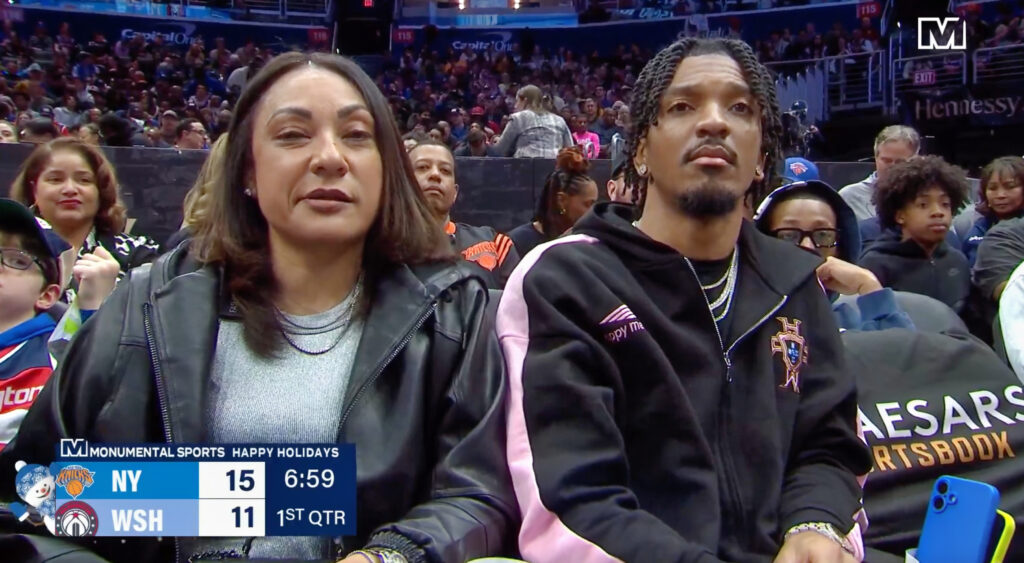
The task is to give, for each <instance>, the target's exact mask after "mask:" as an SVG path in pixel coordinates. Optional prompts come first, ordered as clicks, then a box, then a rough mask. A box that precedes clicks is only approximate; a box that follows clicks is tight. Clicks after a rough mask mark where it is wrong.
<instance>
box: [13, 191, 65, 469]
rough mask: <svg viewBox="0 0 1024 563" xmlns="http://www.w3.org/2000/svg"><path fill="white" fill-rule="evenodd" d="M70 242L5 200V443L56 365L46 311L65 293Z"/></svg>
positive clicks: (19, 206) (51, 327)
mask: <svg viewBox="0 0 1024 563" xmlns="http://www.w3.org/2000/svg"><path fill="white" fill-rule="evenodd" d="M68 248H70V246H69V245H68V244H67V243H66V242H64V241H63V240H61V238H60V237H59V236H57V234H56V233H54V232H53V231H52V230H50V229H44V228H43V227H42V226H41V225H40V224H39V223H37V222H36V219H35V217H34V216H33V215H32V212H31V211H29V209H28V208H27V207H25V206H23V205H21V204H20V203H17V202H14V201H12V200H9V199H3V200H0V449H3V447H4V446H5V445H6V444H7V442H9V441H10V439H11V438H12V437H13V436H14V434H15V433H16V432H17V430H18V426H19V424H20V423H21V419H22V418H24V417H25V413H26V412H28V408H29V406H31V404H32V402H33V401H34V399H35V397H36V395H38V394H39V391H40V390H41V389H42V388H43V384H44V383H46V380H47V379H49V377H50V373H51V372H52V371H53V366H54V363H55V362H54V361H53V358H52V357H51V356H50V352H49V348H48V346H47V341H48V340H49V338H50V333H52V332H53V329H54V327H55V326H56V322H55V319H54V318H53V317H52V316H50V315H48V314H46V312H47V311H48V310H49V309H50V308H51V307H53V305H54V304H55V303H56V302H57V300H58V299H59V298H60V296H61V283H60V279H61V278H60V267H59V256H60V254H61V253H62V252H64V251H65V250H66V249H68Z"/></svg>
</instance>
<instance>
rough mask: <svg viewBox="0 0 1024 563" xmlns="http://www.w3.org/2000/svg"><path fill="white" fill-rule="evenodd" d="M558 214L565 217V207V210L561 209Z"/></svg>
mask: <svg viewBox="0 0 1024 563" xmlns="http://www.w3.org/2000/svg"><path fill="white" fill-rule="evenodd" d="M558 214H559V215H565V208H564V207H563V208H561V209H559V210H558Z"/></svg>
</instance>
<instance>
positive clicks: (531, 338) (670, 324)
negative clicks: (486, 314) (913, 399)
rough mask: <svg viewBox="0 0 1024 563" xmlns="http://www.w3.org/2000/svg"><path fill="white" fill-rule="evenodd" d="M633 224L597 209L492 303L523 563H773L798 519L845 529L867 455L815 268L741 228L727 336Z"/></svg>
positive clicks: (688, 277)
mask: <svg viewBox="0 0 1024 563" xmlns="http://www.w3.org/2000/svg"><path fill="white" fill-rule="evenodd" d="M633 213H634V210H633V208H632V207H630V206H625V205H619V204H598V205H596V206H594V208H593V210H592V211H591V212H589V213H588V214H587V215H586V216H584V218H583V219H581V221H580V222H579V223H577V225H576V227H575V228H574V233H575V234H573V235H570V236H567V237H563V238H561V239H558V240H556V241H553V242H551V243H549V244H548V245H547V246H546V247H538V249H537V250H536V251H535V252H533V253H531V254H529V255H527V256H526V257H525V258H524V259H523V261H522V262H521V263H520V266H519V268H517V269H516V271H515V272H514V273H513V275H512V277H511V279H509V282H508V284H507V285H506V287H505V292H504V294H503V296H502V300H501V304H500V305H499V308H498V320H497V329H498V336H499V339H500V340H501V343H502V349H503V350H504V352H505V360H506V363H507V365H508V374H509V382H510V384H509V389H510V393H509V397H510V400H509V412H508V414H509V432H508V440H509V442H508V452H509V460H508V461H509V466H510V469H511V472H512V480H513V484H514V486H515V488H516V494H517V497H518V499H519V503H520V507H521V510H522V512H523V524H522V528H521V532H520V534H519V547H520V550H521V552H522V555H523V558H524V559H526V560H528V561H542V560H544V561H584V560H588V561H589V560H594V561H596V560H602V557H603V558H608V556H609V555H610V556H611V557H614V558H617V559H619V560H622V561H658V562H683V561H685V562H689V563H693V562H698V561H700V562H711V561H719V560H727V561H765V562H767V561H771V560H772V559H773V558H774V557H775V555H776V554H777V553H778V550H779V548H780V546H781V542H782V536H783V534H784V533H785V532H786V531H787V530H788V529H789V528H790V527H792V526H794V525H796V524H800V523H806V522H826V523H829V524H832V525H834V526H835V527H836V529H837V530H839V531H840V532H841V533H847V532H851V531H854V526H855V516H856V515H857V514H858V513H859V512H860V510H861V503H860V498H861V488H860V486H859V484H858V481H857V478H856V476H857V475H862V474H865V473H867V472H868V470H869V469H870V468H871V463H870V458H869V456H868V453H867V450H866V448H865V446H864V443H863V442H862V441H861V440H860V439H859V438H858V436H857V426H856V416H857V396H856V391H855V388H854V377H853V375H852V374H851V373H849V372H848V371H847V370H846V369H845V362H844V361H843V349H842V342H841V341H840V339H839V330H838V329H837V328H836V324H835V320H833V316H832V311H831V307H830V305H829V302H828V299H827V298H826V296H825V292H824V290H823V289H822V288H821V286H820V285H819V283H818V280H817V278H816V276H815V268H816V267H817V266H818V265H819V264H820V263H821V259H820V258H819V257H817V256H815V255H813V254H811V253H809V252H807V251H805V250H801V249H800V248H798V247H797V246H795V245H793V244H791V243H784V242H782V241H779V240H776V239H773V238H770V237H768V236H766V235H763V234H761V233H759V232H758V231H757V230H756V228H755V227H754V226H753V225H752V224H750V223H747V222H744V225H743V227H742V230H741V233H740V239H739V249H740V257H741V259H740V271H739V277H738V281H737V287H736V295H735V301H734V303H733V305H732V311H731V313H730V315H731V316H732V319H731V321H730V322H729V326H730V330H729V332H728V333H727V334H724V335H722V337H721V339H720V338H719V336H718V331H717V330H716V324H715V322H714V320H713V319H712V316H711V313H710V312H709V310H708V304H707V302H706V300H705V297H704V294H703V291H702V290H701V287H700V283H699V281H698V278H697V275H696V273H695V272H694V270H693V269H692V268H691V267H690V266H689V265H688V264H687V262H686V261H685V260H684V259H683V257H682V256H680V255H679V253H677V252H676V251H675V250H673V249H671V248H669V247H668V246H665V245H663V244H661V243H658V242H656V241H654V240H652V239H650V238H649V237H647V236H646V235H644V234H643V233H642V232H640V231H639V230H637V229H636V228H634V227H633V226H632V225H631V221H632V217H633ZM787 366H790V367H789V368H787Z"/></svg>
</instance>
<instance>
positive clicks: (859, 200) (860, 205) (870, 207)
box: [839, 172, 878, 221]
mask: <svg viewBox="0 0 1024 563" xmlns="http://www.w3.org/2000/svg"><path fill="white" fill-rule="evenodd" d="M877 180H878V173H877V172H872V173H871V175H870V176H868V177H867V178H864V179H863V180H861V181H860V182H857V183H856V184H850V185H848V186H844V187H843V189H841V190H839V195H840V196H841V197H842V198H843V201H845V202H846V203H847V205H849V206H850V208H851V209H853V214H854V215H856V216H857V221H863V220H865V219H870V218H872V217H874V216H875V215H876V212H875V204H874V203H872V202H871V198H872V197H873V196H874V195H875V182H876V181H877Z"/></svg>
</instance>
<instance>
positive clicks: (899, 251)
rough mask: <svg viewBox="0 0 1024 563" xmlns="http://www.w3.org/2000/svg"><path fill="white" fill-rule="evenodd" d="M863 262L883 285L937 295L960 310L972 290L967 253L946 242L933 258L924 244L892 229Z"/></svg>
mask: <svg viewBox="0 0 1024 563" xmlns="http://www.w3.org/2000/svg"><path fill="white" fill-rule="evenodd" d="M860 266H861V267H862V268H866V269H868V270H871V272H872V273H873V274H875V276H876V277H877V278H878V281H879V283H881V284H882V287H889V288H892V289H893V290H895V291H909V292H911V293H920V294H921V295H927V296H929V297H934V298H935V299H938V300H939V301H942V302H943V303H945V304H946V305H948V306H949V307H950V308H951V309H953V310H954V311H956V312H958V313H959V312H960V311H962V310H963V308H964V304H965V303H966V301H967V296H968V294H970V292H971V266H970V265H969V264H968V263H967V257H965V256H964V254H963V253H962V252H960V251H959V250H957V249H955V248H952V247H951V246H950V245H949V244H948V243H946V242H943V243H942V244H940V245H939V246H938V248H936V249H935V251H934V252H932V255H931V257H930V258H929V257H928V255H927V254H925V252H924V249H923V248H921V245H919V244H917V243H916V242H914V241H913V240H905V241H901V240H900V235H898V234H896V233H892V232H888V233H885V234H883V235H882V238H880V239H878V240H877V241H875V242H874V244H872V245H871V246H870V247H869V248H868V249H867V250H865V251H864V254H863V255H862V256H861V258H860Z"/></svg>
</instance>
